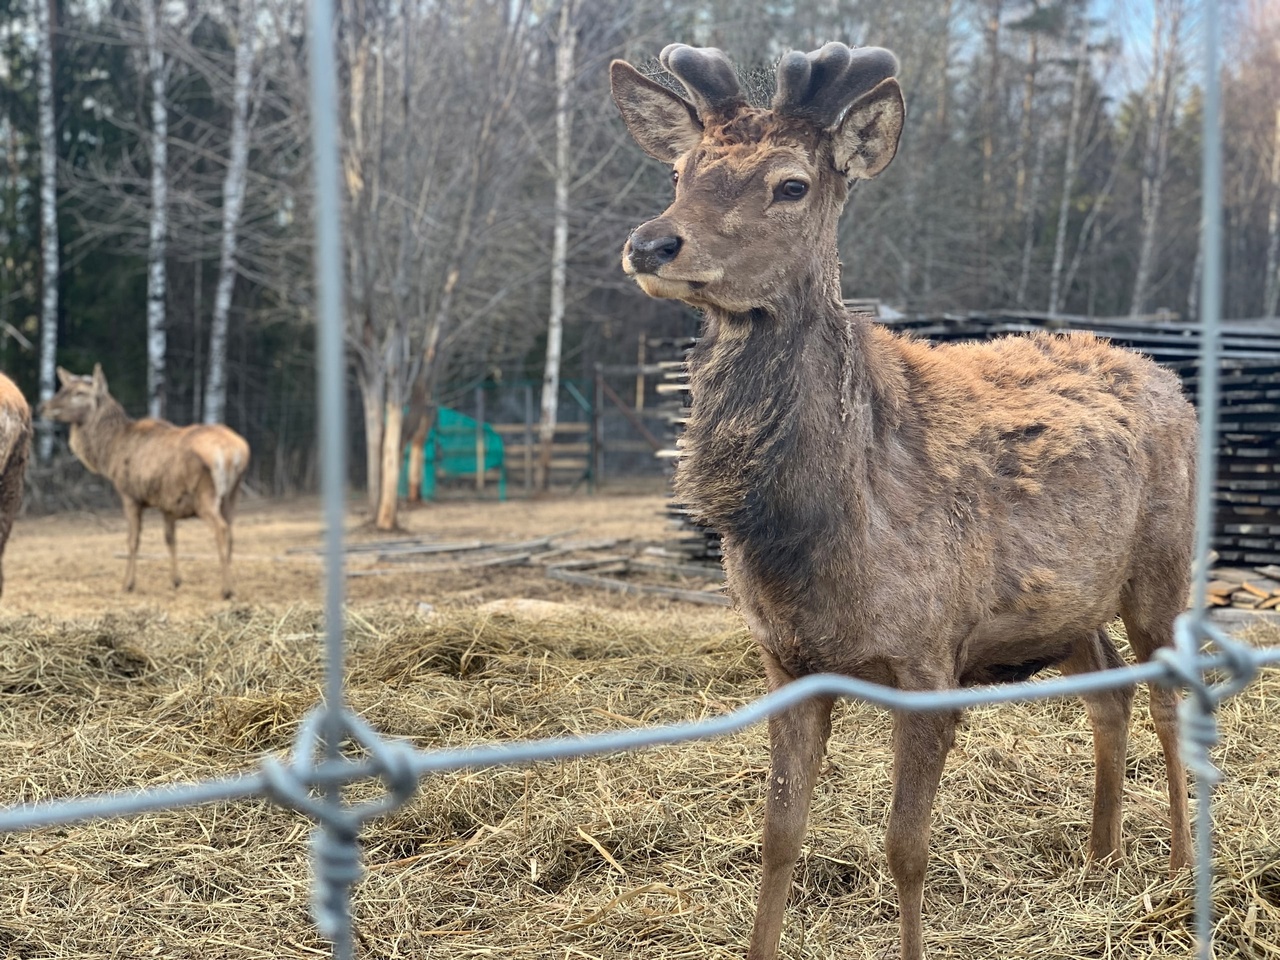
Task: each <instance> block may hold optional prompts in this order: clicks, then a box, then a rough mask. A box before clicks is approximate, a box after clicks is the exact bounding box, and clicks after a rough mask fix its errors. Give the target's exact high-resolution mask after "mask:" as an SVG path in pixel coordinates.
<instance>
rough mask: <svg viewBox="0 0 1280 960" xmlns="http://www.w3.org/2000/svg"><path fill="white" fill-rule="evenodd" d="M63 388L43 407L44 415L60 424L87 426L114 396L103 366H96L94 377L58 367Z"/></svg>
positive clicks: (41, 409) (42, 413)
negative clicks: (90, 418) (103, 404)
mask: <svg viewBox="0 0 1280 960" xmlns="http://www.w3.org/2000/svg"><path fill="white" fill-rule="evenodd" d="M58 384H59V389H58V392H57V393H56V394H54V395H53V396H52V397H51V398H50V399H49V400H47V401H46V402H45V403H44V404H43V405H42V406H41V407H40V416H42V417H44V418H45V419H46V420H53V421H55V422H57V423H76V424H83V423H85V422H87V421H88V419H89V417H91V416H92V415H93V413H94V411H96V410H97V409H98V407H99V406H100V405H101V404H102V401H103V400H104V399H106V398H108V397H109V396H110V394H109V393H108V392H107V378H106V375H105V374H103V372H102V364H100V363H95V364H94V365H93V375H92V376H77V375H76V374H74V373H71V372H70V371H68V370H64V369H63V368H62V367H58Z"/></svg>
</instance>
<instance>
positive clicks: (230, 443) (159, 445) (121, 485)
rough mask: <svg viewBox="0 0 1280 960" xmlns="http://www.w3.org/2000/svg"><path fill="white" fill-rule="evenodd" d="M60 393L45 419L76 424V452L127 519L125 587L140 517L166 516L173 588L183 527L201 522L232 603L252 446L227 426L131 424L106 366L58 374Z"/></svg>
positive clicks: (158, 422)
mask: <svg viewBox="0 0 1280 960" xmlns="http://www.w3.org/2000/svg"><path fill="white" fill-rule="evenodd" d="M58 381H59V383H60V384H61V388H60V389H59V390H58V392H57V394H56V395H54V397H53V398H52V399H51V400H49V402H48V403H46V404H45V405H44V406H43V407H42V408H41V414H42V415H43V416H45V417H47V418H48V419H50V420H56V421H58V422H59V423H69V424H71V452H72V453H74V454H75V455H76V456H77V457H79V458H80V462H81V463H83V464H84V465H85V466H86V467H88V468H89V469H90V470H92V471H93V472H94V473H99V474H102V476H104V477H106V478H107V479H108V480H110V481H111V483H112V484H113V485H114V486H115V488H116V492H117V493H119V494H120V502H121V503H122V504H123V506H124V515H125V519H126V520H128V521H129V561H128V565H127V567H126V569H125V575H124V589H125V590H126V591H130V590H132V589H133V586H134V571H135V567H136V565H137V559H138V539H139V537H140V536H141V534H142V511H143V510H145V509H146V508H147V507H154V508H155V509H157V510H159V511H160V512H161V513H162V514H164V542H165V543H166V544H167V545H168V547H169V560H170V564H171V566H172V572H173V585H174V586H175V587H177V586H180V585H181V583H182V578H181V577H179V576H178V541H177V535H176V531H175V527H176V524H177V521H179V520H183V519H186V518H187V517H200V518H201V519H202V520H204V521H205V522H206V523H207V524H209V526H210V527H211V528H212V529H213V537H214V539H215V540H216V541H217V544H218V560H219V562H220V563H221V565H222V596H223V597H224V598H227V599H230V597H231V593H232V590H231V521H232V517H233V515H234V513H235V505H236V495H237V494H238V493H239V492H240V481H241V480H242V479H243V478H244V473H245V471H246V470H247V469H248V468H249V444H248V443H246V442H245V439H244V438H243V437H241V436H240V435H239V434H238V433H236V432H235V431H234V430H232V429H231V428H229V427H224V426H223V425H221V424H214V425H197V426H191V427H176V426H174V425H173V424H172V423H169V422H168V421H166V420H153V419H149V418H148V419H143V420H133V419H130V417H129V415H128V414H126V413H125V412H124V408H123V407H122V406H120V404H119V403H118V402H117V401H116V400H115V398H114V397H112V396H111V394H110V393H109V392H108V391H107V378H106V377H105V376H103V373H102V365H101V364H95V365H94V368H93V376H89V377H82V376H76V375H75V374H72V373H68V372H67V371H66V370H64V369H62V368H61V367H59V368H58Z"/></svg>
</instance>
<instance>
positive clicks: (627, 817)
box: [0, 578, 1280, 960]
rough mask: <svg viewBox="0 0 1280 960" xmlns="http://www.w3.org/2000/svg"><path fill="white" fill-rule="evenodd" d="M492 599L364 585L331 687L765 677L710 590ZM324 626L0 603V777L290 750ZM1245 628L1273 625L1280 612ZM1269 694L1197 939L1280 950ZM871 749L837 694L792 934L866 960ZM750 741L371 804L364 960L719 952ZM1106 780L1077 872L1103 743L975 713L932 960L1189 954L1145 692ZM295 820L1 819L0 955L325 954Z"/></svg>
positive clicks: (293, 612) (1259, 693)
mask: <svg viewBox="0 0 1280 960" xmlns="http://www.w3.org/2000/svg"><path fill="white" fill-rule="evenodd" d="M513 583H514V588H513V591H512V593H511V595H516V596H521V595H524V594H523V592H521V590H520V588H521V587H523V586H527V584H525V583H524V582H523V581H521V580H519V579H518V578H517V579H516V580H515V581H513ZM499 587H500V585H499V584H498V583H496V582H489V583H488V584H487V585H486V586H485V588H484V590H483V591H482V593H483V594H484V597H476V596H475V595H474V594H473V593H471V592H468V591H472V590H474V588H472V587H467V588H466V589H464V590H463V591H461V593H460V594H458V595H450V596H448V597H444V598H443V599H442V602H441V603H440V604H439V605H438V608H437V610H436V612H435V615H434V616H431V617H427V616H422V615H419V614H417V613H415V612H413V611H412V609H411V606H410V605H409V604H408V603H406V602H389V601H369V602H363V603H357V604H356V605H355V606H354V607H353V612H352V616H351V623H350V627H349V635H350V641H351V647H352V649H351V656H350V662H349V667H350V670H349V673H350V681H351V683H350V699H351V703H352V705H353V706H354V708H355V709H356V710H357V711H359V712H360V714H361V715H362V716H364V717H365V718H366V719H368V720H369V721H370V722H371V723H373V724H374V725H375V726H377V727H378V728H379V729H381V730H383V731H385V732H386V733H389V734H392V735H396V736H401V737H406V738H409V739H411V740H412V742H413V743H414V744H415V745H417V746H419V747H421V748H424V749H429V748H432V747H437V746H444V745H449V746H459V745H466V744H477V743H487V742H490V741H495V740H511V739H516V738H529V737H547V736H554V735H559V734H565V733H575V734H576V733H587V732H593V731H600V730H608V729H618V728H624V727H628V726H632V725H636V724H652V723H668V722H675V721H683V720H690V719H697V718H701V717H706V716H711V715H715V714H719V713H723V712H725V711H727V710H730V709H732V708H734V707H736V706H739V705H741V704H743V703H746V702H747V701H748V700H750V699H753V698H754V697H756V696H758V695H759V694H760V693H761V692H762V685H761V681H760V678H759V669H758V665H757V662H756V657H755V654H754V651H753V650H752V647H751V643H750V640H749V638H748V637H747V635H746V632H745V631H744V630H743V629H742V627H741V626H740V624H739V623H738V622H737V620H736V619H735V617H734V615H733V614H732V613H730V612H728V611H723V610H719V609H714V608H708V609H694V608H690V607H687V606H684V605H680V604H673V603H665V602H659V601H652V600H640V601H629V602H628V603H620V602H619V603H613V602H612V601H610V600H599V598H597V597H595V596H594V595H592V594H591V593H589V592H587V591H581V590H579V591H573V590H570V591H569V592H567V593H564V594H558V595H556V596H555V597H553V599H556V600H560V601H568V604H567V605H566V606H565V607H563V608H561V611H560V614H561V615H553V616H551V617H544V618H543V619H532V618H528V617H525V616H515V617H513V616H508V615H504V614H501V613H488V612H482V611H481V610H480V609H479V608H478V603H479V600H480V599H492V598H493V596H496V595H500V594H501V590H500V588H499ZM426 589H427V588H426V587H425V586H424V587H423V590H424V591H425V590H426ZM438 593H439V592H438V591H437V598H438V599H440V597H439V596H438ZM610 603H612V606H609V604H610ZM104 605H106V604H104ZM319 629H320V616H319V610H318V608H317V607H316V605H315V604H314V603H313V602H310V601H307V602H301V603H296V604H291V605H290V604H284V605H271V604H261V603H253V604H244V605H237V606H232V607H230V608H227V607H223V608H221V610H220V612H211V613H201V614H198V615H192V616H185V617H178V616H173V615H169V614H166V613H162V612H160V611H159V610H158V609H156V608H150V609H147V608H142V609H121V610H117V611H116V612H109V613H104V614H101V615H97V616H69V617H57V616H51V615H40V614H34V613H29V614H6V615H4V616H2V617H0V744H2V745H3V746H4V747H5V748H6V750H7V752H8V754H9V759H8V762H7V763H6V764H5V766H4V772H3V774H0V783H2V788H0V796H2V797H3V799H4V801H5V802H6V803H8V802H15V801H20V800H37V799H45V798H49V797H54V796H61V795H75V794H82V793H87V792H92V791H100V790H111V789H118V788H124V787H132V786H139V785H144V784H151V783H159V782H170V781H178V780H190V779H195V778H202V777H208V776H214V775H218V774H223V773H226V772H229V771H234V770H241V769H245V768H247V767H248V766H250V765H251V764H253V763H254V762H255V761H256V760H257V759H258V758H259V757H261V756H262V754H263V753H264V752H267V751H281V750H284V749H286V748H287V747H288V745H289V743H290V740H291V737H292V736H293V734H294V733H295V732H296V729H297V725H298V722H299V720H300V718H301V717H302V716H303V715H304V714H305V712H306V710H307V709H308V708H309V707H310V706H312V705H313V704H314V703H315V701H316V699H317V696H318V691H319V686H320V683H321V667H320V664H319V660H318V657H317V650H318V645H319ZM1248 639H1250V640H1251V641H1252V642H1255V643H1277V642H1280V631H1275V630H1270V631H1268V630H1265V629H1256V630H1255V631H1254V632H1253V633H1252V634H1250V635H1249V636H1248ZM1278 701H1280V673H1277V672H1275V671H1272V672H1270V673H1269V674H1266V675H1264V677H1263V678H1262V679H1261V680H1260V681H1258V682H1256V683H1255V684H1254V685H1252V686H1251V687H1250V688H1249V689H1248V690H1247V691H1246V692H1245V693H1243V694H1242V695H1240V696H1239V697H1237V698H1236V699H1234V700H1232V701H1230V702H1229V703H1228V704H1227V705H1226V706H1225V708H1224V710H1223V712H1222V718H1221V719H1222V734H1223V743H1222V746H1221V747H1220V748H1219V749H1218V750H1217V752H1216V758H1217V760H1218V761H1219V763H1220V764H1221V765H1222V766H1223V768H1224V770H1225V771H1226V774H1227V776H1226V781H1225V782H1224V784H1223V785H1222V786H1221V787H1220V788H1219V789H1218V792H1217V797H1216V801H1215V806H1214V812H1215V818H1216V823H1217V839H1218V846H1219V852H1218V860H1217V863H1216V866H1217V869H1218V879H1217V881H1216V883H1215V887H1214V893H1215V899H1216V902H1217V906H1218V911H1219V917H1220V920H1219V923H1218V928H1217V938H1218V940H1217V943H1218V954H1217V956H1218V957H1219V958H1220V960H1221V958H1229V957H1241V958H1248V960H1280V828H1278V827H1277V824H1280V816H1278V813H1280V809H1278V808H1280V790H1278V789H1277V786H1278V785H1280V713H1278V712H1277V710H1276V704H1277V702H1278ZM888 742H889V720H888V718H887V716H886V715H884V714H883V713H882V712H881V711H879V710H876V709H873V708H869V707H863V706H859V705H844V706H842V707H840V708H838V710H837V720H836V727H835V733H834V736H833V738H832V751H831V754H830V758H829V760H828V762H827V764H826V765H825V768H824V770H823V774H822V777H821V780H820V783H819V787H818V792H817V796H816V798H815V802H814V811H813V821H812V828H811V831H810V835H809V838H808V841H807V843H806V846H805V850H804V854H803V857H802V859H801V863H800V866H799V869H798V871H797V874H796V880H795V887H794V890H793V894H792V901H791V904H790V906H789V908H788V914H787V925H786V929H785V932H784V942H783V955H784V956H788V957H804V958H823V960H825V958H836V957H840V958H864V957H872V956H876V955H877V954H879V953H880V952H881V951H882V950H884V949H885V948H886V947H889V946H891V945H893V944H894V943H895V939H896V926H897V922H896V911H895V907H894V899H893V885H892V882H891V880H890V878H889V875H888V872H887V869H886V866H885V863H884V856H883V852H882V849H881V847H882V841H883V834H884V827H885V821H886V814H887V809H888V802H889V766H890V753H889V747H888ZM767 762H768V761H767V748H766V739H765V734H764V730H763V728H756V729H752V730H751V731H748V732H745V733H743V734H740V735H737V736H733V737H729V738H726V739H723V740H718V741H714V742H709V743H704V744H699V745H688V746H683V747H678V748H664V749H657V750H651V751H648V752H644V753H636V754H631V755H626V756H619V757H612V758H607V759H592V760H581V761H575V762H569V763H563V764H551V763H543V764H538V765H535V766H532V767H528V768H518V769H505V770H500V771H488V772H483V773H464V774H454V775H448V776H440V777H436V778H433V779H431V780H428V781H426V782H424V784H423V785H422V790H421V793H420V795H419V796H418V798H417V799H416V800H415V801H414V802H413V803H412V804H411V805H410V806H408V807H406V808H404V809H402V810H400V811H399V812H397V813H395V814H393V815H391V816H388V817H386V818H384V819H383V820H380V821H377V822H375V823H374V824H372V825H371V828H370V831H369V833H368V837H367V844H366V848H365V854H366V856H365V859H366V865H367V868H368V873H367V876H366V878H365V880H364V881H363V882H362V883H361V884H360V885H359V887H358V889H357V898H356V918H357V920H356V922H357V927H358V931H359V936H360V944H361V947H360V949H361V955H362V956H367V957H378V958H397V957H405V958H407V957H414V958H433V957H440V958H443V957H449V958H456V957H479V956H490V955H495V954H502V955H506V956H509V957H529V958H534V957H537V958H542V957H556V958H560V957H567V958H575V957H576V958H588V960H589V958H602V960H603V958H610V960H613V958H623V957H627V958H630V957H635V956H638V955H643V956H645V957H646V958H663V960H667V958H670V960H674V958H694V957H698V958H706V957H713V958H714V957H723V958H728V957H740V956H742V955H743V954H744V953H745V949H746V941H747V937H748V934H749V931H750V926H751V917H752V913H753V910H754V897H755V887H756V883H757V879H758V873H759V859H760V847H759V838H760V828H761V821H762V815H763V788H764V780H765V776H766V772H767ZM1128 772H1129V775H1128V778H1127V782H1126V794H1125V802H1126V807H1125V834H1126V841H1127V849H1128V859H1127V860H1126V861H1125V862H1124V864H1123V865H1121V866H1120V867H1118V868H1104V867H1099V866H1096V865H1091V864H1089V863H1088V862H1087V861H1086V859H1085V856H1084V851H1085V848H1086V845H1087V834H1088V816H1089V806H1090V794H1091V785H1092V745H1091V739H1090V735H1089V730H1088V724H1087V721H1086V719H1085V716H1084V711H1083V710H1082V709H1081V707H1080V705H1079V703H1078V702H1077V701H1073V700H1063V701H1052V702H1047V703H1038V704H1025V705H1013V706H1002V707H993V708H985V709H978V710H973V711H971V712H969V713H968V714H967V718H966V723H965V726H964V729H963V730H962V731H961V733H960V736H959V739H958V742H957V746H956V749H955V751H954V753H953V754H952V756H951V759H950V762H949V763H948V766H947V771H946V775H945V777H944V780H943V783H942V787H941V790H940V794H939V802H938V804H937V808H936V811H935V816H934V840H933V844H932V849H931V858H930V867H929V876H928V882H927V887H926V912H927V929H926V938H927V946H928V949H929V951H930V955H931V956H932V957H935V958H966V960H967V958H975V960H976V958H979V957H982V958H988V957H1001V958H1020V957H1037V958H1045V957H1052V958H1139V957H1143V958H1146V957H1169V958H1175V957H1176V958H1188V957H1190V956H1191V948H1190V934H1189V932H1188V925H1189V917H1190V911H1191V895H1192V884H1191V878H1190V875H1189V874H1184V875H1181V876H1179V877H1176V878H1174V879H1172V880H1170V879H1168V878H1167V876H1166V862H1167V861H1166V858H1167V855H1168V839H1169V838H1168V829H1167V821H1166V814H1167V802H1166V799H1165V796H1164V780H1163V764H1162V760H1161V757H1160V753H1159V747H1158V744H1157V741H1156V738H1155V734H1154V732H1153V730H1152V728H1151V724H1150V721H1149V718H1148V717H1147V715H1146V710H1145V697H1144V696H1142V695H1141V694H1140V697H1139V709H1138V711H1137V713H1136V716H1135V724H1134V733H1133V738H1132V742H1131V747H1130V762H1129V771H1128ZM308 833H309V824H308V823H307V822H306V821H305V820H304V819H303V818H302V817H300V816H298V815H296V814H293V813H290V812H288V811H284V810H281V809H279V808H276V807H274V806H272V805H271V804H269V803H268V802H266V801H263V800H252V801H246V802H242V803H228V804H222V805H218V806H212V807H204V808H199V809H195V810H186V811H175V812H169V813H162V814H156V815H151V816H146V817H140V818H136V819H133V820H128V821H101V822H95V823H91V824H85V825H80V826H74V827H68V828H60V829H48V830H43V831H39V832H35V833H27V834H21V835H15V836H11V837H8V838H6V839H5V841H4V843H3V846H2V848H0V955H3V956H6V957H23V958H43V957H60V958H107V957H111V958H143V957H173V958H179V957H181V958H191V957H200V958H210V960H216V958H256V957H263V958H266V957H271V958H294V957H298V958H302V957H316V956H325V955H327V944H326V943H325V942H324V941H323V940H321V939H320V938H319V937H317V935H316V934H315V932H314V929H313V928H312V926H311V924H310V921H309V916H308V903H307V899H308V895H309V877H308V864H307V859H306V857H307V844H306V840H307V836H308Z"/></svg>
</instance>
